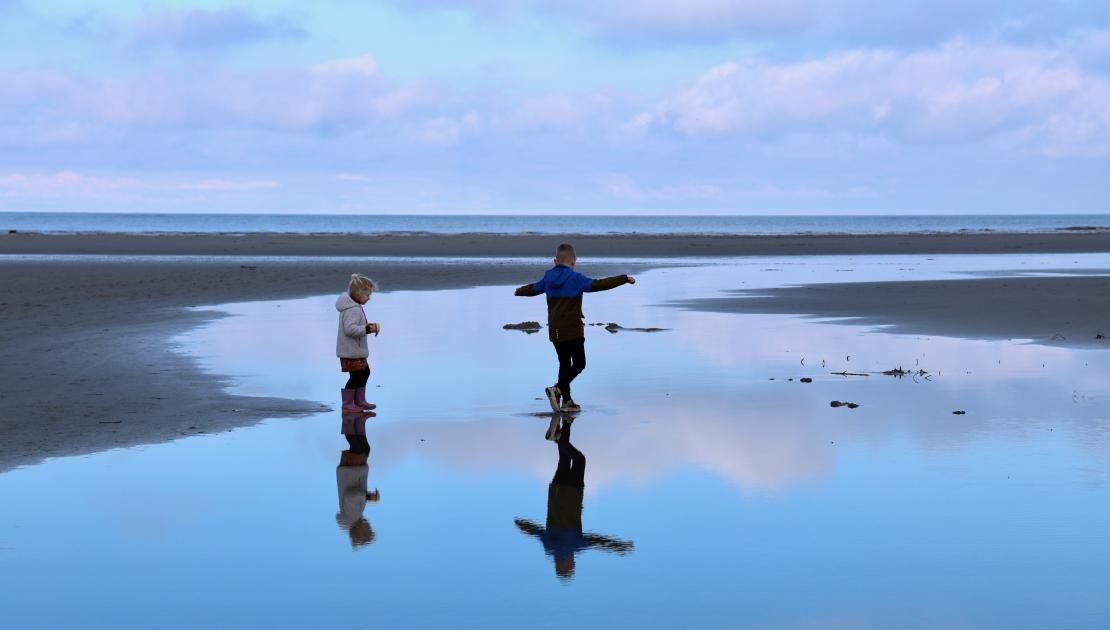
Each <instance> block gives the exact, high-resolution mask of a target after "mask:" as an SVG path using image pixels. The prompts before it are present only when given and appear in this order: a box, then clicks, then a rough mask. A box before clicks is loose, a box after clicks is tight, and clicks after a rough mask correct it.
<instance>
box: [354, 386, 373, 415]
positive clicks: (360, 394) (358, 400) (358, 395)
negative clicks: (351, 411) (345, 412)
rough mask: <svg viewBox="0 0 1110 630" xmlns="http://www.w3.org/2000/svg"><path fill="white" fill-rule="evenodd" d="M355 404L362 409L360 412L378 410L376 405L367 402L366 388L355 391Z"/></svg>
mask: <svg viewBox="0 0 1110 630" xmlns="http://www.w3.org/2000/svg"><path fill="white" fill-rule="evenodd" d="M355 404H356V405H358V406H359V407H361V409H360V411H373V410H375V409H377V408H378V406H377V405H375V404H374V403H369V402H366V388H365V387H360V388H358V389H356V390H355Z"/></svg>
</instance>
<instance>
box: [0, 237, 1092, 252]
mask: <svg viewBox="0 0 1110 630" xmlns="http://www.w3.org/2000/svg"><path fill="white" fill-rule="evenodd" d="M561 241H571V242H573V243H575V244H576V245H577V246H578V249H579V253H580V254H581V255H582V256H584V257H586V256H615V257H619V256H652V257H666V258H671V257H676V256H796V255H812V254H830V255H832V254H980V253H981V254H1000V253H1022V252H1029V253H1032V252H1037V253H1081V252H1110V232H1103V231H1097V232H1052V233H1036V234H1008V233H1002V232H965V233H952V234H871V235H812V236H809V235H802V236H730V235H705V236H696V235H663V234H656V235H653V234H611V235H574V234H564V235H547V234H524V235H498V234H451V235H442V234H427V233H406V234H380V235H373V234H369V235H364V234H355V235H343V234H308V235H298V234H245V235H220V234H161V235H159V234H153V235H152V234H108V233H98V234H36V233H18V234H2V235H0V254H101V255H202V256H216V255H237V256H440V257H467V256H470V257H476V256H477V257H534V256H537V255H539V256H544V257H546V256H547V255H548V254H547V252H549V251H552V250H553V249H554V246H555V245H556V244H558V243H559V242H561Z"/></svg>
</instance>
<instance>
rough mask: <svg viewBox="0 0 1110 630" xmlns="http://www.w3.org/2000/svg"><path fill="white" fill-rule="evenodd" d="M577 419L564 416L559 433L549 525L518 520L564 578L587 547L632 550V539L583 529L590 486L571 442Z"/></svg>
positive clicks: (550, 490) (582, 458)
mask: <svg viewBox="0 0 1110 630" xmlns="http://www.w3.org/2000/svg"><path fill="white" fill-rule="evenodd" d="M571 422H573V419H572V418H570V417H567V418H564V420H563V427H562V432H561V433H559V432H555V434H554V435H555V436H556V437H557V442H556V443H557V444H558V446H559V463H558V464H557V465H556V467H555V477H554V478H552V480H551V483H550V484H549V485H548V486H547V527H540V526H539V525H537V524H536V523H534V522H532V521H529V520H527V519H523V518H518V519H515V522H516V526H517V527H518V528H520V531H522V532H524V533H525V534H528V535H530V536H535V537H536V538H539V539H540V542H542V543H543V548H544V551H546V552H547V554H548V555H550V556H552V557H553V558H554V559H555V573H556V574H557V575H558V576H559V577H560V578H562V579H565V580H569V579H571V578H573V577H574V554H575V553H578V552H579V551H585V550H586V549H601V550H603V551H611V552H614V553H619V554H625V553H628V552H630V551H632V548H633V543H632V541H630V540H621V539H619V538H611V537H609V536H601V535H599V534H592V533H589V532H583V531H582V494H583V491H584V489H585V487H586V483H585V476H586V456H585V455H583V454H582V451H579V450H578V449H576V448H574V445H573V444H571V443H570V425H571Z"/></svg>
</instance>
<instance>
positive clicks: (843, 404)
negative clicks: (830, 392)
mask: <svg viewBox="0 0 1110 630" xmlns="http://www.w3.org/2000/svg"><path fill="white" fill-rule="evenodd" d="M829 406H830V407H833V408H834V409H835V408H836V407H847V408H849V409H855V408H857V407H859V405H858V404H856V403H854V402H848V401H846V400H845V401H839V400H834V401H832V402H830V403H829Z"/></svg>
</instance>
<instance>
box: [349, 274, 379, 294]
mask: <svg viewBox="0 0 1110 630" xmlns="http://www.w3.org/2000/svg"><path fill="white" fill-rule="evenodd" d="M377 290H378V283H377V282H374V281H373V280H371V279H370V278H367V277H366V276H364V275H362V274H361V273H352V274H351V281H350V283H348V284H347V292H348V293H350V294H351V295H367V294H369V293H370V292H371V291H377Z"/></svg>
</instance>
